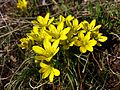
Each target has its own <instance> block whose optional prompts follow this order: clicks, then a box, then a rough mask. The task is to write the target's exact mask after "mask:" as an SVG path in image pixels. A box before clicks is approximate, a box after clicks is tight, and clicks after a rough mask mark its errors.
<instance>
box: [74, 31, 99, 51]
mask: <svg viewBox="0 0 120 90" xmlns="http://www.w3.org/2000/svg"><path fill="white" fill-rule="evenodd" d="M90 35H91V32H88V33H87V34H86V35H85V36H84V34H83V32H80V33H79V34H78V40H76V42H75V45H76V46H80V52H81V53H85V52H86V51H87V50H88V51H90V52H92V51H93V46H95V45H96V44H97V41H96V40H94V39H90Z"/></svg>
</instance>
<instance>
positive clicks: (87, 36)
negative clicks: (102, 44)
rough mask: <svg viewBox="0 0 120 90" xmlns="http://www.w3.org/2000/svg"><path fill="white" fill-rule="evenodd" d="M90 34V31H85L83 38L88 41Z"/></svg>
mask: <svg viewBox="0 0 120 90" xmlns="http://www.w3.org/2000/svg"><path fill="white" fill-rule="evenodd" d="M90 35H91V32H87V34H86V36H85V38H84V40H85V41H89V40H90Z"/></svg>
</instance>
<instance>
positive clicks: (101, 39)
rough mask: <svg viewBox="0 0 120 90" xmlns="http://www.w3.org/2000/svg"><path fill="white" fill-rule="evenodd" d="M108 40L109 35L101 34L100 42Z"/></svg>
mask: <svg viewBox="0 0 120 90" xmlns="http://www.w3.org/2000/svg"><path fill="white" fill-rule="evenodd" d="M106 40H107V37H106V36H101V37H100V38H99V39H98V41H100V42H105V41H106Z"/></svg>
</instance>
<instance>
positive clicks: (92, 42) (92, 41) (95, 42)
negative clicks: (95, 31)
mask: <svg viewBox="0 0 120 90" xmlns="http://www.w3.org/2000/svg"><path fill="white" fill-rule="evenodd" d="M88 44H89V46H95V45H96V44H97V41H96V40H94V39H92V40H90V41H89V42H88Z"/></svg>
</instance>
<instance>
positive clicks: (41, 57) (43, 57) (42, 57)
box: [35, 55, 47, 60]
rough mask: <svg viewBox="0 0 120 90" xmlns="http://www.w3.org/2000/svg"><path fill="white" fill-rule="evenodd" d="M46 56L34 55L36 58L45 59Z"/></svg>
mask: <svg viewBox="0 0 120 90" xmlns="http://www.w3.org/2000/svg"><path fill="white" fill-rule="evenodd" d="M46 58H47V57H46V56H42V55H41V56H35V59H36V60H45V59H46Z"/></svg>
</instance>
